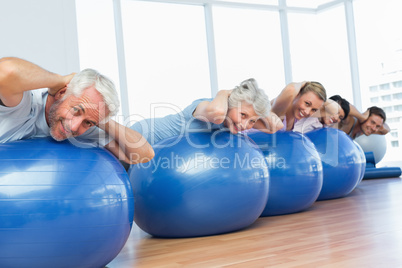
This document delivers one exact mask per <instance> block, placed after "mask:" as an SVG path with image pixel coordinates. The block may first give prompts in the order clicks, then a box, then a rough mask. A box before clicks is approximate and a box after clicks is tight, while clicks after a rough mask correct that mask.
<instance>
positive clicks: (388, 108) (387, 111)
mask: <svg viewBox="0 0 402 268" xmlns="http://www.w3.org/2000/svg"><path fill="white" fill-rule="evenodd" d="M382 109H383V110H384V112H385V113H391V112H392V111H393V109H392V106H386V107H382Z"/></svg>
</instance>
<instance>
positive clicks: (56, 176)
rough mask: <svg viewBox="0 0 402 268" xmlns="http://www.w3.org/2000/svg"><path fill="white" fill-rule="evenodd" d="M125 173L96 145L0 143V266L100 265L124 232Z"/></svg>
mask: <svg viewBox="0 0 402 268" xmlns="http://www.w3.org/2000/svg"><path fill="white" fill-rule="evenodd" d="M133 216H134V197H133V193H132V188H131V185H130V182H129V179H128V174H127V172H126V171H125V170H124V168H123V166H122V165H121V164H120V162H119V161H118V160H117V159H116V158H115V157H114V156H113V155H112V154H111V153H110V152H108V151H106V150H105V149H103V148H97V147H93V148H85V149H84V148H78V147H76V146H74V145H72V144H70V143H69V142H68V141H64V142H56V141H54V140H53V139H51V138H41V139H34V140H22V141H16V142H10V143H4V144H0V267H7V268H12V267H16V268H21V267H30V268H33V267H40V268H46V267H50V268H54V267H57V268H62V267H66V268H71V267H88V268H97V267H104V266H105V265H106V264H108V263H109V262H110V261H111V260H113V259H114V258H115V257H116V256H117V254H118V253H119V252H120V250H121V249H122V248H123V246H124V244H125V242H126V240H127V238H128V236H129V234H130V230H131V226H132V223H133Z"/></svg>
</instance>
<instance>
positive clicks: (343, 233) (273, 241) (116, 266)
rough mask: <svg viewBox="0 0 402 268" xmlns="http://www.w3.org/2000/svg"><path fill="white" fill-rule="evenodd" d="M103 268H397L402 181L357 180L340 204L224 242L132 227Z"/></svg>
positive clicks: (265, 222) (277, 219)
mask: <svg viewBox="0 0 402 268" xmlns="http://www.w3.org/2000/svg"><path fill="white" fill-rule="evenodd" d="M107 267H108V268H131V267H153V268H154V267H167V268H169V267H195V268H197V267H203V268H204V267H278V268H281V267H284V268H285V267H286V268H290V267H309V268H310V267H402V181H401V178H391V179H377V180H364V181H362V183H361V184H360V185H359V186H358V187H357V188H356V189H355V190H354V191H353V192H352V193H351V194H349V195H348V196H347V197H344V198H339V199H334V200H327V201H318V202H315V203H314V205H313V206H312V207H311V208H309V209H308V210H306V211H303V212H299V213H295V214H289V215H282V216H274V217H264V218H259V219H258V220H257V221H256V222H255V223H254V224H253V225H251V226H250V227H249V228H247V229H244V230H240V231H238V232H234V233H229V234H223V235H216V236H209V237H198V238H186V239H159V238H153V237H152V236H150V235H148V234H147V233H145V232H143V231H142V230H140V229H139V228H138V227H137V226H136V225H134V226H133V229H132V232H131V235H130V237H129V239H128V241H127V243H126V245H125V247H124V248H123V250H122V251H121V252H120V254H119V255H118V256H117V257H116V258H115V259H114V260H113V261H112V262H111V263H109V264H108V266H107Z"/></svg>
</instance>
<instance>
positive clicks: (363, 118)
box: [349, 104, 368, 123]
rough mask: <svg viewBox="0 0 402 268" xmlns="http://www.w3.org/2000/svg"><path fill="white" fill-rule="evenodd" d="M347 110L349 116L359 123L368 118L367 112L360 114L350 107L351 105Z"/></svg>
mask: <svg viewBox="0 0 402 268" xmlns="http://www.w3.org/2000/svg"><path fill="white" fill-rule="evenodd" d="M349 108H350V112H349V115H351V116H353V117H355V118H356V119H357V120H359V122H360V123H363V122H364V121H366V120H367V118H368V112H365V113H363V114H362V113H361V112H360V111H359V110H357V108H356V107H355V106H354V105H352V104H349Z"/></svg>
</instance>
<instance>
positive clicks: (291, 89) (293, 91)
mask: <svg viewBox="0 0 402 268" xmlns="http://www.w3.org/2000/svg"><path fill="white" fill-rule="evenodd" d="M305 83H306V82H301V83H290V84H288V85H287V86H286V87H285V88H284V89H282V91H281V93H280V94H279V95H278V97H276V98H275V99H273V100H272V107H271V111H272V112H273V113H275V114H276V115H277V116H279V117H282V116H284V115H285V114H286V111H287V110H288V108H289V106H290V105H291V104H292V102H293V100H294V98H295V97H296V96H297V94H299V92H300V89H301V88H302V87H303V85H304V84H305Z"/></svg>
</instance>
